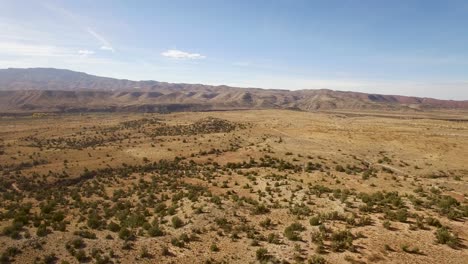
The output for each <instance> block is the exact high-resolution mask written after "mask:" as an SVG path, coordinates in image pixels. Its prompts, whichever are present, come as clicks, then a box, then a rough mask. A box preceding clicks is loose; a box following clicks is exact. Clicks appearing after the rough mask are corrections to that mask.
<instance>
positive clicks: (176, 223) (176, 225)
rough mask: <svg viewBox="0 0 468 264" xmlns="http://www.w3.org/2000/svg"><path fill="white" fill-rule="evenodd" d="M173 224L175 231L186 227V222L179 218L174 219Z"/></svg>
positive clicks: (172, 219)
mask: <svg viewBox="0 0 468 264" xmlns="http://www.w3.org/2000/svg"><path fill="white" fill-rule="evenodd" d="M171 223H172V227H174V228H175V229H177V228H181V227H182V226H183V225H184V221H182V219H180V218H179V217H178V216H174V217H172V218H171Z"/></svg>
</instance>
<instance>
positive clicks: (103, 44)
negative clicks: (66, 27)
mask: <svg viewBox="0 0 468 264" xmlns="http://www.w3.org/2000/svg"><path fill="white" fill-rule="evenodd" d="M86 31H87V32H88V33H89V34H91V36H93V37H94V38H95V39H96V40H97V41H99V43H100V44H101V50H108V51H112V52H115V49H114V48H113V47H112V45H111V43H110V42H109V41H107V39H105V38H104V37H103V36H101V35H100V34H98V33H97V32H96V31H94V30H93V29H91V28H87V29H86Z"/></svg>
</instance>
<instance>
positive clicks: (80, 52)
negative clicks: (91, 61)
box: [78, 49, 94, 56]
mask: <svg viewBox="0 0 468 264" xmlns="http://www.w3.org/2000/svg"><path fill="white" fill-rule="evenodd" d="M78 54H80V55H81V56H89V55H93V54H94V51H92V50H86V49H85V50H79V51H78Z"/></svg>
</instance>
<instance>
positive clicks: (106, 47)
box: [100, 46, 114, 52]
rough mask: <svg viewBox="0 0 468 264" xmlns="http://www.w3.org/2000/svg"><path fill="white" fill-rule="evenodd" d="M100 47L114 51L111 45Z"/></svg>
mask: <svg viewBox="0 0 468 264" xmlns="http://www.w3.org/2000/svg"><path fill="white" fill-rule="evenodd" d="M100 49H102V50H108V51H112V52H113V51H114V49H113V48H112V47H109V46H101V48H100Z"/></svg>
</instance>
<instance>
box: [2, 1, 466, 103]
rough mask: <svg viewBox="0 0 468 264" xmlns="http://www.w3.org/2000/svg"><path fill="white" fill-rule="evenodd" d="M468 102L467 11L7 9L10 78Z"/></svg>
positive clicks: (327, 5) (315, 4)
mask: <svg viewBox="0 0 468 264" xmlns="http://www.w3.org/2000/svg"><path fill="white" fill-rule="evenodd" d="M29 67H53V68H63V69H70V70H76V71H82V72H87V73H89V74H95V75H100V76H107V77H115V78H122V79H131V80H157V81H167V82H178V83H180V82H183V83H203V84H213V85H221V84H226V85H232V86H239V87H260V88H274V89H289V90H298V89H321V88H327V89H334V90H345V91H360V92H367V93H379V94H398V95H410V96H421V97H434V98H442V99H455V100H468V1H466V0H460V1H451V0H440V1H434V0H422V1H413V0H401V1H399V0H394V1H384V0H369V1H366V0H360V1H355V0H348V1H347V0H341V1H334V0H327V1H325V0H324V1H314V0H305V1H299V0H270V1H260V0H235V1H234V0H232V1H228V0H226V1H217V0H216V1H215V0H213V1H205V0H197V1H193V0H190V1H188V0H187V1H179V0H167V1H158V0H148V1H144V0H139V1H124V0H122V1H118V0H112V1H111V0H100V1H95V0H81V1H57V0H43V1H40V0H29V1H25V0H0V68H29Z"/></svg>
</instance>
